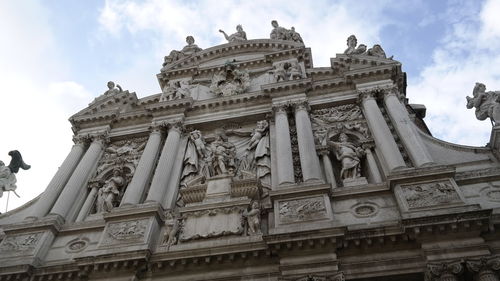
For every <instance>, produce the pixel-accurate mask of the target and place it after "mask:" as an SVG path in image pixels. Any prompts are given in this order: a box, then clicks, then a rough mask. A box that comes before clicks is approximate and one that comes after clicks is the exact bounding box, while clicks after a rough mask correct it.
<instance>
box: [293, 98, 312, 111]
mask: <svg viewBox="0 0 500 281" xmlns="http://www.w3.org/2000/svg"><path fill="white" fill-rule="evenodd" d="M290 105H291V106H292V107H293V109H294V110H295V111H299V110H305V111H307V112H309V111H310V110H311V107H310V106H309V102H308V101H307V100H301V101H292V102H290Z"/></svg>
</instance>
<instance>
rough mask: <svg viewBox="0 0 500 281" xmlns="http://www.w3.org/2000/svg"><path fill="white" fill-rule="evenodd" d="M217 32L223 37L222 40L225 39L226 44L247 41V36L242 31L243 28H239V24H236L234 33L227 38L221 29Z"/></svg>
mask: <svg viewBox="0 0 500 281" xmlns="http://www.w3.org/2000/svg"><path fill="white" fill-rule="evenodd" d="M219 32H220V33H222V34H223V35H224V38H226V40H227V42H229V43H231V42H235V41H245V40H247V34H246V32H245V31H243V27H242V26H241V24H238V25H237V26H236V33H233V34H231V35H229V36H228V35H227V34H226V32H224V30H222V29H219Z"/></svg>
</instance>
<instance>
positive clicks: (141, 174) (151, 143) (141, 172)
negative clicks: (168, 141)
mask: <svg viewBox="0 0 500 281" xmlns="http://www.w3.org/2000/svg"><path fill="white" fill-rule="evenodd" d="M150 129H151V133H150V134H149V139H148V142H147V143H146V147H145V148H144V151H143V152H142V155H141V159H140V160H139V164H137V168H136V169H135V173H134V176H133V177H132V180H131V181H130V184H129V185H128V187H127V190H126V191H125V194H124V195H123V199H122V202H121V204H120V206H125V205H132V204H137V203H139V201H140V200H141V197H142V194H143V193H144V191H145V189H146V186H147V184H148V182H149V180H150V178H151V174H152V173H153V168H154V164H155V162H156V159H157V158H158V153H159V152H160V144H161V135H162V132H161V126H159V125H154V126H152V127H151V128H150Z"/></svg>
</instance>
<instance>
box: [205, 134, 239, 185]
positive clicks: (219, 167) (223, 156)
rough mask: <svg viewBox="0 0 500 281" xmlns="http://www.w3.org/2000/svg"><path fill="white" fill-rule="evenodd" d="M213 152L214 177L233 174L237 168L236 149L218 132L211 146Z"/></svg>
mask: <svg viewBox="0 0 500 281" xmlns="http://www.w3.org/2000/svg"><path fill="white" fill-rule="evenodd" d="M210 150H211V151H212V154H213V158H212V163H211V165H212V171H213V175H211V176H217V175H227V174H232V173H233V172H234V170H235V168H236V165H235V158H236V147H235V146H234V144H232V143H230V142H229V141H228V139H227V136H226V135H225V134H224V133H223V132H220V131H219V132H217V133H216V137H215V140H214V141H213V142H212V143H211V144H210Z"/></svg>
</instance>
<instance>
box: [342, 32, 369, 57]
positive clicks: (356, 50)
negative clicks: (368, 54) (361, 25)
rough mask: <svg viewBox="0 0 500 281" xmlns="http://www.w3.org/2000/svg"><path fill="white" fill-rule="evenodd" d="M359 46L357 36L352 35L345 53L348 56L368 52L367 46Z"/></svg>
mask: <svg viewBox="0 0 500 281" xmlns="http://www.w3.org/2000/svg"><path fill="white" fill-rule="evenodd" d="M357 45H358V39H357V38H356V36H355V35H351V36H349V37H348V38H347V49H346V50H345V51H344V54H346V55H361V54H363V53H364V52H365V51H366V45H363V44H360V45H359V46H358V47H357V48H356V46H357Z"/></svg>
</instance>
